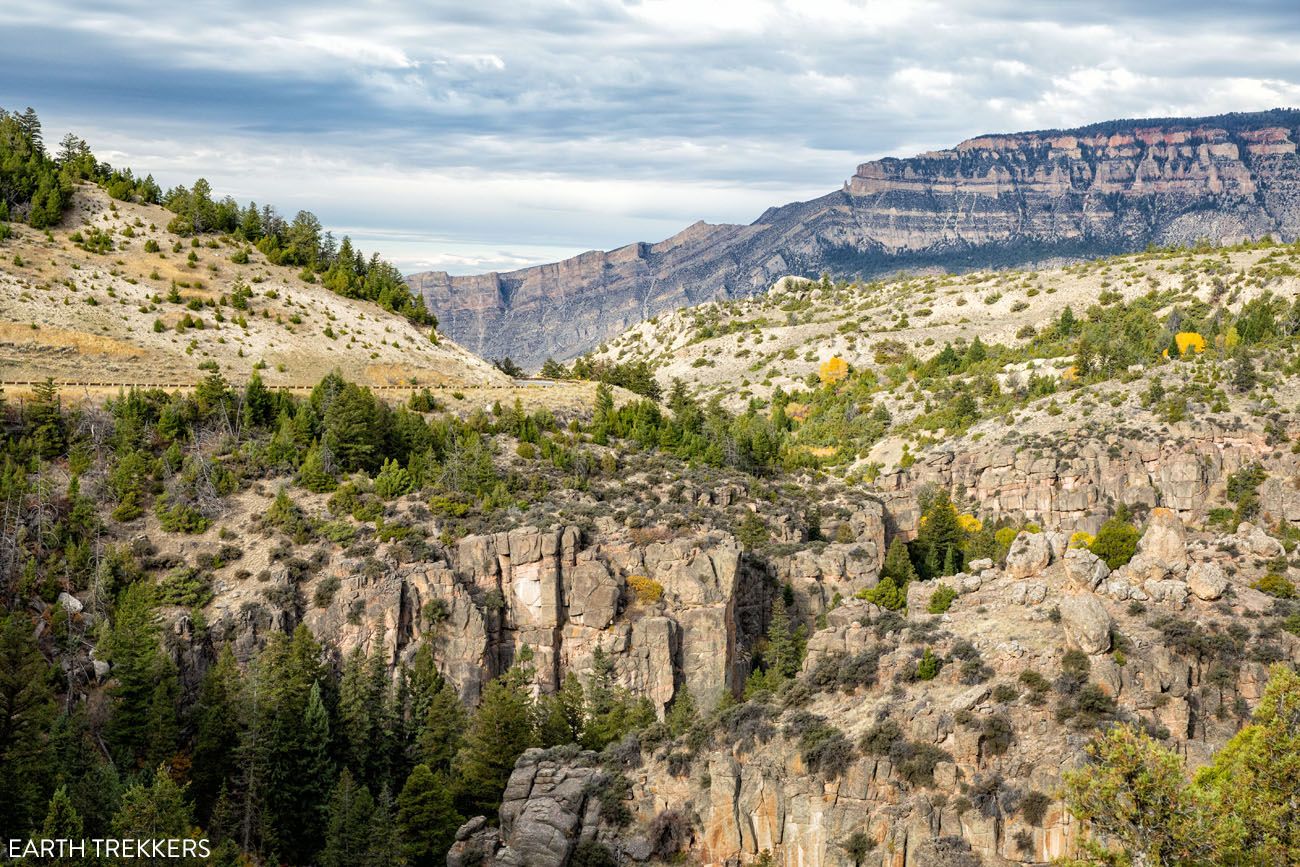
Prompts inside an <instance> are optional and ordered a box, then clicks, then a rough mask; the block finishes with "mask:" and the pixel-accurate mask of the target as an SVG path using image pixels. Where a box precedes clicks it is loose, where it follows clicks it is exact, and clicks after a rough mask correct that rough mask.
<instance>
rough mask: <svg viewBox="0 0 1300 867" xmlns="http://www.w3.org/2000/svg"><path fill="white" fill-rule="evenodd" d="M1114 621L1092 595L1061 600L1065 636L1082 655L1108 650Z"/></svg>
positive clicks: (1068, 597)
mask: <svg viewBox="0 0 1300 867" xmlns="http://www.w3.org/2000/svg"><path fill="white" fill-rule="evenodd" d="M1113 624H1114V621H1113V620H1112V619H1111V616H1110V613H1109V612H1108V611H1107V610H1106V607H1105V606H1104V605H1102V604H1101V602H1099V601H1098V600H1097V597H1095V596H1092V595H1086V596H1085V595H1082V594H1081V595H1078V596H1067V597H1066V598H1064V599H1062V600H1061V625H1062V626H1064V627H1065V636H1066V638H1067V639H1069V641H1070V642H1071V643H1072V644H1074V645H1076V646H1077V647H1078V648H1079V649H1080V650H1082V651H1083V652H1084V653H1105V652H1106V651H1108V650H1110V630H1111V626H1112V625H1113Z"/></svg>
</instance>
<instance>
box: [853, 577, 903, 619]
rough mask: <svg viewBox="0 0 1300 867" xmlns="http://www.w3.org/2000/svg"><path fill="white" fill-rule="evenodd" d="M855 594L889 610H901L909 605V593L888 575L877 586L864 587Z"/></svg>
mask: <svg viewBox="0 0 1300 867" xmlns="http://www.w3.org/2000/svg"><path fill="white" fill-rule="evenodd" d="M853 595H854V596H855V597H856V598H858V599H865V600H867V601H868V602H870V603H872V604H874V605H879V606H880V607H881V608H884V609H886V610H887V611H899V610H901V609H902V608H904V607H906V606H907V593H906V592H905V591H904V589H903V588H902V587H899V586H898V584H897V583H895V581H894V579H893V578H891V577H889V576H888V575H886V576H885V577H883V578H881V579H880V581H879V583H877V584H876V586H875V587H864V588H862V589H861V590H859V591H858V592H857V593H855V594H853Z"/></svg>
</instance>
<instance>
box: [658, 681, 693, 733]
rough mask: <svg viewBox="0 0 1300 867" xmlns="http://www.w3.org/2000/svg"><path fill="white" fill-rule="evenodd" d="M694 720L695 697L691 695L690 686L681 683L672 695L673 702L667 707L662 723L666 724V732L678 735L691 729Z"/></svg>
mask: <svg viewBox="0 0 1300 867" xmlns="http://www.w3.org/2000/svg"><path fill="white" fill-rule="evenodd" d="M695 720H696V709H695V699H694V698H692V697H691V689H690V687H689V686H687V685H686V684H685V683H683V684H682V685H681V686H680V687H678V688H677V691H676V694H674V695H673V703H672V706H671V707H669V708H668V714H667V716H666V717H665V718H664V724H665V725H667V726H668V732H669V733H670V734H671V735H672V736H673V737H680V736H682V735H684V734H686V733H687V732H688V731H690V730H691V727H692V726H694V725H695Z"/></svg>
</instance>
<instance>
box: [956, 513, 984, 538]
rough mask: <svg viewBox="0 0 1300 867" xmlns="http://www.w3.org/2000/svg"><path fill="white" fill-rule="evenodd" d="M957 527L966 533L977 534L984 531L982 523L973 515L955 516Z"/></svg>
mask: <svg viewBox="0 0 1300 867" xmlns="http://www.w3.org/2000/svg"><path fill="white" fill-rule="evenodd" d="M957 526H959V527H961V528H962V529H963V530H965V531H966V532H967V533H978V532H979V531H980V530H983V529H984V522H983V521H981V520H980V519H979V518H977V517H975V516H974V515H971V514H966V513H963V514H960V515H958V516H957Z"/></svg>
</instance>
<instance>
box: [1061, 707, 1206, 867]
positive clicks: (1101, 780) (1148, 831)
mask: <svg viewBox="0 0 1300 867" xmlns="http://www.w3.org/2000/svg"><path fill="white" fill-rule="evenodd" d="M1087 752H1088V754H1089V756H1090V757H1091V758H1092V759H1093V761H1091V762H1089V763H1087V764H1086V765H1084V766H1083V767H1082V768H1080V769H1079V770H1077V771H1069V772H1067V773H1066V774H1065V800H1066V803H1067V804H1068V805H1069V807H1070V811H1071V812H1073V813H1074V815H1075V816H1077V817H1078V818H1080V819H1082V820H1083V821H1084V822H1087V823H1088V825H1089V827H1090V828H1091V829H1092V831H1093V832H1094V833H1100V834H1103V835H1105V836H1106V837H1107V838H1108V839H1110V840H1113V841H1115V842H1116V843H1118V844H1119V846H1120V850H1121V851H1122V852H1124V853H1125V854H1126V855H1127V856H1129V858H1131V859H1133V860H1132V861H1131V862H1129V863H1133V864H1149V865H1158V864H1219V863H1226V862H1222V861H1219V860H1218V859H1217V858H1215V857H1214V856H1215V852H1214V850H1213V835H1212V834H1211V833H1210V828H1209V823H1208V818H1207V815H1206V810H1205V808H1204V806H1203V805H1202V803H1200V801H1199V799H1198V796H1197V792H1196V791H1195V790H1194V789H1193V788H1192V787H1191V786H1189V785H1188V783H1187V780H1186V778H1185V777H1184V776H1183V767H1182V762H1181V761H1180V760H1179V758H1178V756H1177V755H1176V754H1174V753H1173V752H1171V751H1169V750H1167V749H1165V748H1164V747H1163V746H1161V745H1160V744H1159V743H1158V742H1157V741H1155V740H1153V739H1152V738H1151V737H1150V736H1148V735H1147V734H1145V733H1143V732H1140V731H1138V730H1136V729H1134V728H1131V727H1129V726H1116V727H1114V728H1112V729H1110V730H1109V731H1108V732H1106V733H1105V734H1104V735H1102V736H1101V737H1100V738H1099V739H1098V740H1096V741H1094V742H1093V743H1092V744H1089V745H1088V748H1087ZM1085 851H1087V853H1088V854H1089V855H1091V856H1093V857H1094V858H1097V859H1099V860H1100V859H1103V858H1104V859H1105V860H1104V861H1102V863H1108V862H1110V860H1111V859H1109V858H1108V857H1107V853H1106V847H1103V846H1101V845H1098V844H1096V843H1095V842H1091V841H1088V842H1086V843H1085Z"/></svg>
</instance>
